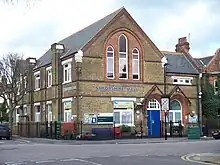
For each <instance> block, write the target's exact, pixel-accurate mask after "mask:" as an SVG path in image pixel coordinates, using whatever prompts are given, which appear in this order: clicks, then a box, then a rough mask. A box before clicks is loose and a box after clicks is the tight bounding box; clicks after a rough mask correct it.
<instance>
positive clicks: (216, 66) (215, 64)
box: [195, 49, 220, 94]
mask: <svg viewBox="0 0 220 165" xmlns="http://www.w3.org/2000/svg"><path fill="white" fill-rule="evenodd" d="M195 60H196V61H197V63H198V66H199V67H200V69H201V73H207V75H208V76H209V81H210V83H211V84H212V85H213V87H214V92H215V93H216V94H217V92H218V85H217V78H218V77H220V49H217V50H216V52H215V54H214V55H212V56H206V57H203V58H195Z"/></svg>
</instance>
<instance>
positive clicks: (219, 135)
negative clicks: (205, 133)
mask: <svg viewBox="0 0 220 165" xmlns="http://www.w3.org/2000/svg"><path fill="white" fill-rule="evenodd" d="M212 137H213V138H214V139H216V140H217V139H220V130H217V131H213V132H212Z"/></svg>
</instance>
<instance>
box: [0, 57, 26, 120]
mask: <svg viewBox="0 0 220 165" xmlns="http://www.w3.org/2000/svg"><path fill="white" fill-rule="evenodd" d="M26 73H27V70H26V61H25V60H24V59H23V56H22V55H20V54H17V53H8V54H7V55H5V56H3V57H2V58H1V59H0V76H1V80H2V81H1V83H0V97H2V98H4V99H5V100H7V102H6V106H7V108H8V110H9V120H10V118H12V113H13V112H14V110H15V108H16V106H17V105H18V104H19V102H20V101H21V100H22V99H23V97H24V95H25V93H26V88H24V77H25V76H27V75H26ZM26 87H27V86H26Z"/></svg>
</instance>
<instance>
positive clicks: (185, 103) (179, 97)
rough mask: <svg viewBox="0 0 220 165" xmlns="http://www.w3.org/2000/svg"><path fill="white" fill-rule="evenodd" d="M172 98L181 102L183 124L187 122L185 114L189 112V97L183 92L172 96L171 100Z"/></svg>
mask: <svg viewBox="0 0 220 165" xmlns="http://www.w3.org/2000/svg"><path fill="white" fill-rule="evenodd" d="M172 100H178V101H179V102H180V104H181V108H182V121H183V124H186V123H187V120H186V119H185V116H186V115H188V113H189V106H188V101H187V99H186V98H185V97H184V96H183V95H181V94H175V95H173V96H171V98H170V102H171V101H172Z"/></svg>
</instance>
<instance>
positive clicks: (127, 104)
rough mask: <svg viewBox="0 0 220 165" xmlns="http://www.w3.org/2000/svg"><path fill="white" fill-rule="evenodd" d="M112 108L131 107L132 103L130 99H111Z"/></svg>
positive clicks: (132, 106)
mask: <svg viewBox="0 0 220 165" xmlns="http://www.w3.org/2000/svg"><path fill="white" fill-rule="evenodd" d="M113 107H114V108H122V109H125V108H126V109H133V108H134V103H133V102H132V101H113Z"/></svg>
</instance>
